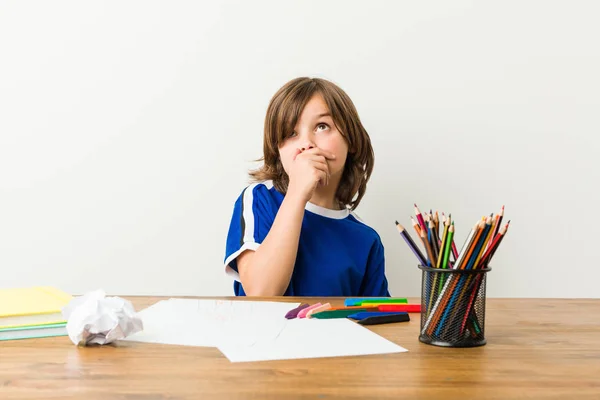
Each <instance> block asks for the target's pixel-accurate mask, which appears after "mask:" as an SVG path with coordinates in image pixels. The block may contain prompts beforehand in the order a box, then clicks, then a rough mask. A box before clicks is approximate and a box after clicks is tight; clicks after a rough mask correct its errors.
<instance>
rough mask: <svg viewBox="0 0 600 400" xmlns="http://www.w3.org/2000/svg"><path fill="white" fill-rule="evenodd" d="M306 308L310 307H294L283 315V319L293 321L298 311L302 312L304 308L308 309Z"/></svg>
mask: <svg viewBox="0 0 600 400" xmlns="http://www.w3.org/2000/svg"><path fill="white" fill-rule="evenodd" d="M308 307H310V306H309V305H308V304H307V303H303V304H300V305H299V306H298V307H296V308H294V309H292V310H290V311H288V312H287V314H285V317H286V318H287V319H294V318H296V317H297V316H298V313H299V312H300V311H302V310H304V309H305V308H308Z"/></svg>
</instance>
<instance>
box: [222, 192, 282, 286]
mask: <svg viewBox="0 0 600 400" xmlns="http://www.w3.org/2000/svg"><path fill="white" fill-rule="evenodd" d="M275 215H277V207H276V205H275V202H274V200H273V199H272V198H271V195H270V193H269V189H268V188H267V186H265V185H264V184H260V183H259V184H253V185H250V186H248V187H247V188H246V189H244V190H243V191H242V194H240V196H239V197H238V199H237V200H236V202H235V204H234V207H233V215H232V216H231V222H230V224H229V232H228V233H227V242H226V246H225V272H226V273H227V274H228V275H230V276H232V277H233V278H234V279H235V280H237V281H239V274H238V269H237V263H236V259H237V257H238V256H239V255H240V254H241V253H243V252H244V251H245V250H256V249H258V246H259V245H260V244H261V243H262V241H263V240H264V239H265V237H266V236H267V234H268V233H269V230H270V229H271V226H272V225H273V221H274V220H275Z"/></svg>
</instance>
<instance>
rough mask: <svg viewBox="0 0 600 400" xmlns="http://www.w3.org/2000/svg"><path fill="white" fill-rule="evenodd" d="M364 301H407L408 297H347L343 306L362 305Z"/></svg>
mask: <svg viewBox="0 0 600 400" xmlns="http://www.w3.org/2000/svg"><path fill="white" fill-rule="evenodd" d="M364 303H386V304H387V303H402V304H406V303H408V299H405V298H399V297H396V298H394V297H364V298H349V299H346V300H344V305H345V306H347V307H348V306H362V305H363V304H364Z"/></svg>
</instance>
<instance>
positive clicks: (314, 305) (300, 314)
mask: <svg viewBox="0 0 600 400" xmlns="http://www.w3.org/2000/svg"><path fill="white" fill-rule="evenodd" d="M320 306H321V303H317V304H313V305H312V306H310V307H306V308H305V309H302V310H300V312H299V313H298V318H306V313H307V312H309V311H310V310H312V309H313V308H317V307H320Z"/></svg>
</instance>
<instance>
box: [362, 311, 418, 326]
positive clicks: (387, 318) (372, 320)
mask: <svg viewBox="0 0 600 400" xmlns="http://www.w3.org/2000/svg"><path fill="white" fill-rule="evenodd" d="M408 321H410V317H409V316H408V313H398V314H395V315H383V316H380V317H368V318H365V319H361V320H360V321H358V323H359V324H361V325H379V324H390V323H393V322H408Z"/></svg>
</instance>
